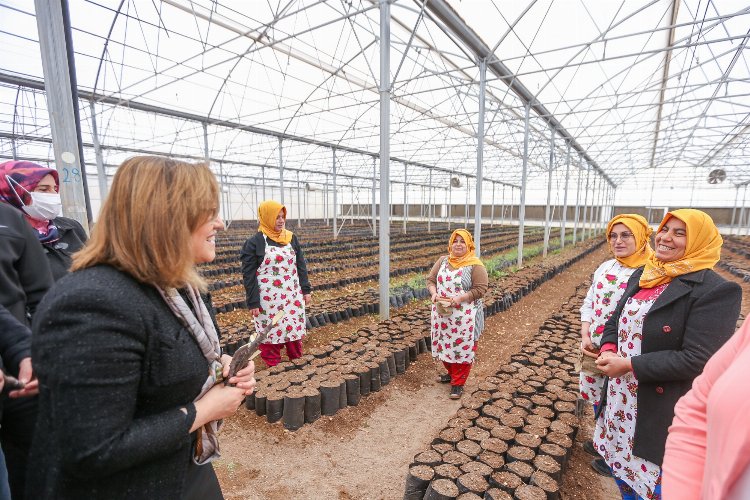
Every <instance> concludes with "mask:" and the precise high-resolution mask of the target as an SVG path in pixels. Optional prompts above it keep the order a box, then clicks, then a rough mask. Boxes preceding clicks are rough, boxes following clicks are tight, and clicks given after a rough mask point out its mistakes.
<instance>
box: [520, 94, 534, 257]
mask: <svg viewBox="0 0 750 500" xmlns="http://www.w3.org/2000/svg"><path fill="white" fill-rule="evenodd" d="M530 111H531V104H530V103H527V104H526V111H525V114H524V120H523V172H522V174H521V192H520V194H521V199H520V201H519V204H518V263H517V264H518V267H521V266H523V230H524V227H523V226H524V222H525V221H524V217H526V176H527V174H528V168H529V112H530Z"/></svg>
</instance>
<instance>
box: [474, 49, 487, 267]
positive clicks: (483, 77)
mask: <svg viewBox="0 0 750 500" xmlns="http://www.w3.org/2000/svg"><path fill="white" fill-rule="evenodd" d="M486 86H487V60H486V59H482V60H481V61H479V123H478V124H477V189H476V193H477V194H476V199H475V201H474V244H475V245H476V255H477V257H479V256H481V255H482V253H481V248H480V245H481V240H482V188H483V184H484V182H483V171H482V169H483V164H484V107H485V102H484V101H485V89H486Z"/></svg>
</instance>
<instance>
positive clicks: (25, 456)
mask: <svg viewBox="0 0 750 500" xmlns="http://www.w3.org/2000/svg"><path fill="white" fill-rule="evenodd" d="M38 400H39V398H38V397H37V396H34V397H29V398H19V399H5V401H4V402H3V417H2V421H1V422H2V424H1V427H0V442H2V446H3V452H4V453H5V464H6V466H7V467H8V482H9V483H10V494H11V496H12V497H13V498H17V499H22V498H24V490H25V486H26V465H27V463H28V460H29V450H31V438H32V437H33V435H34V426H35V425H36V414H37V405H38Z"/></svg>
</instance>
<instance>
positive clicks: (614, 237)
mask: <svg viewBox="0 0 750 500" xmlns="http://www.w3.org/2000/svg"><path fill="white" fill-rule="evenodd" d="M618 237H619V238H620V239H621V240H622V241H627V240H629V239H630V238H632V237H633V233H620V234H617V233H609V236H608V237H607V239H609V240H610V241H616V240H617V238H618Z"/></svg>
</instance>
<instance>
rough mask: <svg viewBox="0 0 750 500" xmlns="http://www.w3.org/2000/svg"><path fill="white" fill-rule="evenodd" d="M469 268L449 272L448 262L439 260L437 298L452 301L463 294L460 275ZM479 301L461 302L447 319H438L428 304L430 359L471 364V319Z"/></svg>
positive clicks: (472, 345) (472, 337)
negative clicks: (440, 262) (430, 325)
mask: <svg viewBox="0 0 750 500" xmlns="http://www.w3.org/2000/svg"><path fill="white" fill-rule="evenodd" d="M465 272H471V267H461V268H459V269H454V270H450V269H449V268H448V259H443V263H442V264H441V265H440V271H438V275H437V287H436V291H437V296H438V298H453V297H455V296H456V295H459V294H461V293H464V292H465V291H466V290H464V289H463V286H462V284H461V278H462V277H463V273H465ZM478 302H479V301H474V302H462V303H461V304H460V305H459V306H458V307H454V308H453V313H452V314H451V315H450V316H441V315H440V314H438V312H437V305H436V304H432V316H431V319H432V323H431V324H432V328H431V329H430V330H431V331H430V333H431V335H432V356H433V357H436V358H439V359H440V360H441V361H445V362H448V363H473V362H474V351H475V350H476V344H475V342H474V329H475V327H476V325H475V318H476V314H477V310H478V308H479V307H481V305H479V304H478Z"/></svg>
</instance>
